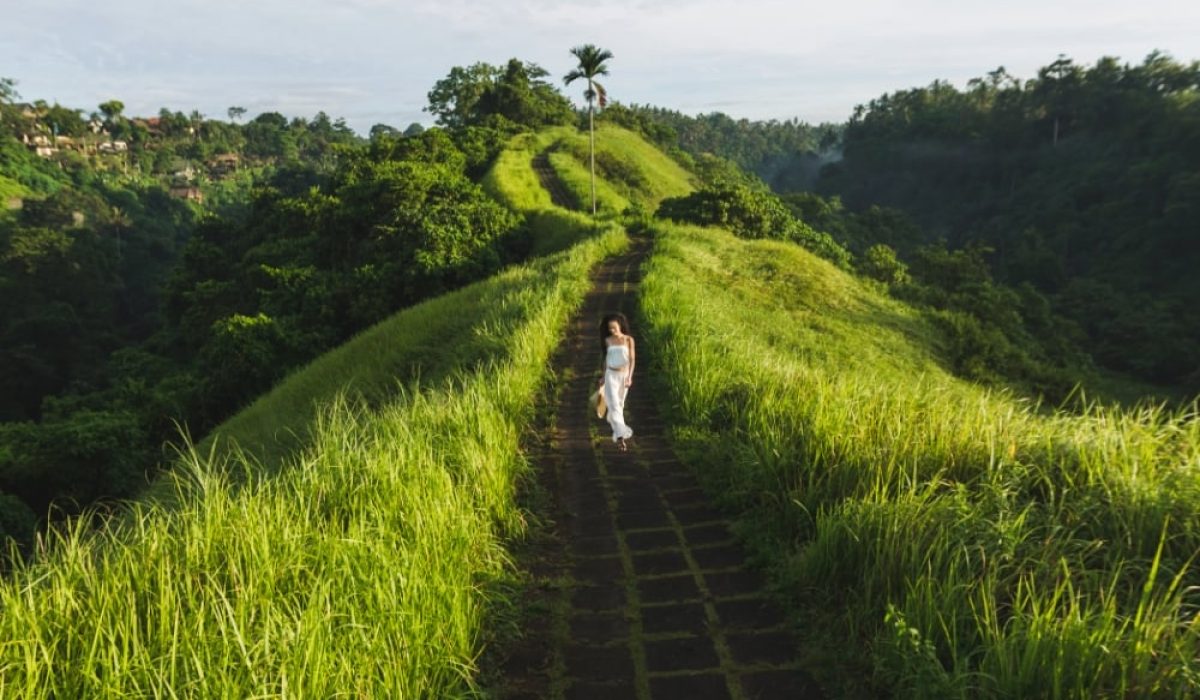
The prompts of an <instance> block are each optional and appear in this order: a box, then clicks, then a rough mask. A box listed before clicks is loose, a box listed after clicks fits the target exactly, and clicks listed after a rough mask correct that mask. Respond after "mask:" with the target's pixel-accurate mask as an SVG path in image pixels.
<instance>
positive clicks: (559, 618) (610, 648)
mask: <svg viewBox="0 0 1200 700" xmlns="http://www.w3.org/2000/svg"><path fill="white" fill-rule="evenodd" d="M649 247H650V243H649V241H646V240H636V241H635V244H634V246H633V248H632V250H631V251H630V252H629V253H628V254H625V255H622V256H618V257H615V258H612V259H610V260H608V261H606V262H605V263H603V264H602V265H601V266H600V267H599V268H598V269H597V271H596V272H595V276H594V285H593V288H592V290H591V291H590V292H589V294H588V296H587V298H586V301H585V303H584V305H583V307H582V309H581V311H580V313H579V314H577V315H576V317H575V318H574V319H573V320H572V321H571V324H570V327H569V330H568V334H567V337H566V339H565V340H564V341H563V344H562V345H561V346H560V347H559V350H558V352H557V355H556V360H555V368H556V371H558V372H559V373H560V375H561V376H563V377H564V381H563V382H562V385H561V391H560V393H559V394H558V396H557V397H556V398H555V404H554V406H553V409H554V416H555V419H554V422H555V425H554V427H553V429H552V431H551V434H550V436H549V437H550V440H549V441H548V445H547V446H546V447H545V448H544V449H542V450H541V452H540V454H538V455H536V459H537V462H538V468H539V470H540V474H539V477H540V478H541V480H542V483H543V485H544V486H545V488H546V490H547V492H548V493H549V494H551V502H550V503H549V504H548V509H549V511H550V512H549V513H547V515H549V516H550V517H551V518H553V520H554V523H555V524H554V530H553V534H552V537H551V538H550V541H549V542H548V543H545V544H544V545H543V547H542V551H540V553H539V555H538V556H537V557H536V562H534V563H533V566H532V572H533V574H534V576H535V578H536V579H537V580H538V581H540V583H541V585H540V587H538V589H537V590H535V591H534V593H533V595H534V596H535V597H536V600H532V601H530V604H531V606H532V608H531V609H533V610H535V611H536V612H535V614H534V615H532V616H531V617H532V619H531V620H530V622H529V625H528V626H527V628H526V629H525V630H524V632H525V636H524V639H523V641H522V642H521V643H520V644H518V645H517V646H516V647H514V648H513V649H510V650H508V651H509V653H508V655H507V661H506V662H505V663H504V673H505V683H504V685H505V688H504V690H503V691H502V693H501V697H506V698H514V699H515V698H522V699H524V698H602V699H603V700H624V699H626V698H629V699H633V698H637V699H638V700H649V699H651V698H653V699H655V700H662V699H667V698H682V699H686V700H708V699H710V698H713V699H715V698H732V699H733V700H743V699H748V698H787V699H789V700H801V699H804V698H820V697H822V694H821V692H820V691H819V689H818V688H817V686H816V684H815V683H814V682H813V681H812V679H811V677H810V676H809V675H808V674H807V673H805V672H804V671H803V670H800V669H799V668H798V667H797V664H796V663H795V654H796V644H795V642H794V640H793V639H792V638H791V637H790V636H789V634H788V633H787V631H786V625H785V624H784V619H783V617H782V615H781V614H780V613H779V612H778V611H777V610H776V609H775V608H774V607H773V606H772V605H771V604H770V602H769V601H768V600H767V599H766V597H765V596H764V593H763V588H762V586H763V583H762V581H761V579H760V577H759V576H758V574H757V573H755V572H754V571H752V570H751V569H749V568H748V567H747V565H746V560H745V554H744V552H743V551H742V549H741V547H740V546H739V545H738V544H737V543H736V542H735V541H734V540H733V538H732V537H731V535H730V533H729V530H728V528H727V525H728V523H727V522H726V520H725V519H724V518H723V517H722V516H721V514H720V513H718V512H716V511H715V510H714V509H713V508H712V507H710V505H709V504H708V502H707V499H706V497H705V495H704V493H703V492H702V491H701V490H700V487H699V485H698V484H697V482H696V479H695V478H694V477H693V476H692V475H691V473H690V472H689V471H688V469H686V468H685V467H684V466H683V465H681V464H680V463H679V461H678V460H677V459H676V457H675V455H674V453H673V452H672V451H671V449H670V447H669V445H668V444H667V442H666V440H665V439H664V437H663V423H662V421H661V419H660V418H659V414H658V410H657V408H656V406H655V397H653V396H651V391H650V385H649V383H648V382H647V381H646V379H647V377H646V372H647V368H648V367H649V366H650V364H651V363H650V360H651V358H649V357H648V356H647V355H646V353H647V350H646V346H645V343H642V344H640V345H639V358H638V370H637V371H638V374H637V376H635V377H634V384H633V387H632V389H631V390H630V393H629V399H628V402H627V405H626V419H627V420H628V422H629V425H630V426H631V427H632V428H633V430H634V438H633V440H632V441H631V445H630V451H629V452H628V453H624V454H622V453H619V452H618V451H617V450H616V448H615V445H614V444H613V442H612V440H611V433H610V432H609V430H608V424H607V423H606V422H604V421H600V420H597V419H596V416H595V413H591V412H589V410H588V406H587V402H586V397H587V395H588V394H589V393H590V391H591V390H592V389H593V388H594V387H593V382H594V381H595V379H594V377H595V374H596V371H597V369H598V366H599V361H600V350H599V342H598V339H597V328H598V325H599V319H600V318H601V316H602V315H603V314H604V313H606V312H609V311H622V312H624V313H625V314H626V315H629V316H631V317H632V316H633V312H635V309H636V304H637V293H638V280H639V276H640V272H639V267H640V264H641V262H642V260H643V259H644V258H645V256H646V254H647V252H648V250H649ZM633 331H634V334H635V336H636V335H637V331H638V329H637V328H636V326H635V328H634V329H633Z"/></svg>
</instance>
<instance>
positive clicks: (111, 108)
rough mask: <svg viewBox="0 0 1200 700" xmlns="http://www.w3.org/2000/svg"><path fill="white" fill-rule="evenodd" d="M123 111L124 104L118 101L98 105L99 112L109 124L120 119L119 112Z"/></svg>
mask: <svg viewBox="0 0 1200 700" xmlns="http://www.w3.org/2000/svg"><path fill="white" fill-rule="evenodd" d="M124 111H125V103H124V102H122V101H120V100H109V101H108V102H101V103H100V112H101V113H102V114H103V115H104V118H105V119H107V120H108V121H109V122H113V121H116V120H117V119H119V118H120V116H121V112H124Z"/></svg>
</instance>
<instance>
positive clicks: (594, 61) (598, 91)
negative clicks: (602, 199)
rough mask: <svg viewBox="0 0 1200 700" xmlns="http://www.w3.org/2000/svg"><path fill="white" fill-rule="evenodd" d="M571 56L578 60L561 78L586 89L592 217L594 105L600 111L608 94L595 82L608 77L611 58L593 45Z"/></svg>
mask: <svg viewBox="0 0 1200 700" xmlns="http://www.w3.org/2000/svg"><path fill="white" fill-rule="evenodd" d="M571 54H572V55H573V56H575V58H576V59H578V60H579V65H578V66H576V67H575V68H574V69H573V70H572V71H571V72H570V73H567V74H566V75H564V76H563V83H564V84H566V85H570V84H571V83H573V82H575V81H576V80H581V79H582V80H586V81H587V89H586V90H584V91H583V96H584V98H585V99H586V100H587V103H588V149H589V151H590V152H591V172H592V216H595V215H596V124H595V116H594V115H595V108H594V103H596V102H599V104H600V107H601V109H603V108H604V106H605V104H607V102H608V93H607V91H606V90H605V89H604V86H603V85H601V84H600V83H598V82H596V80H595V78H596V76H597V75H608V65H607V64H605V61H607V60H608V59H610V58H612V57H613V55H612V52H611V51H609V50H608V49H601V48H597V47H596V46H595V45H594V44H584V45H583V46H576V47H575V48H573V49H571Z"/></svg>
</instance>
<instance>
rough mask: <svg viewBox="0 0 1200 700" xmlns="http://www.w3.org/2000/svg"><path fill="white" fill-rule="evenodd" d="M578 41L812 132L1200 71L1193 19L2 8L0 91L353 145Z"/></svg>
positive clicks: (587, 6)
mask: <svg viewBox="0 0 1200 700" xmlns="http://www.w3.org/2000/svg"><path fill="white" fill-rule="evenodd" d="M585 43H593V44H597V45H599V46H601V47H604V48H607V49H609V50H610V51H612V53H613V55H614V58H613V59H612V60H611V61H610V62H609V64H610V74H609V76H608V79H607V80H606V81H604V83H605V87H607V88H608V92H609V96H610V99H614V100H618V101H620V102H624V103H626V104H635V103H636V104H653V105H657V106H661V107H667V108H670V109H675V110H679V111H681V112H684V113H687V114H700V113H708V112H716V111H719V112H724V113H726V114H728V115H730V116H733V117H735V118H743V117H744V118H748V119H780V120H784V119H791V118H799V119H800V120H802V121H806V122H809V123H814V124H815V123H820V122H826V121H829V122H841V121H844V120H845V119H847V118H848V117H849V115H850V113H851V112H852V111H853V109H854V106H855V105H857V104H865V103H866V102H869V101H870V100H871V99H872V98H874V97H878V96H879V95H881V94H884V93H886V92H891V91H895V90H901V89H906V88H911V87H916V86H921V85H927V84H929V83H930V82H932V81H933V80H935V79H941V80H949V81H950V82H952V83H953V84H955V85H958V86H960V87H961V86H963V85H965V84H966V81H967V80H969V79H971V78H974V77H980V76H983V75H984V74H986V73H987V72H988V71H991V70H994V69H995V68H997V67H998V66H1004V67H1005V68H1006V69H1007V70H1008V72H1009V73H1011V74H1013V75H1015V76H1016V77H1018V78H1030V77H1034V76H1035V75H1036V73H1037V70H1038V68H1039V67H1041V66H1045V65H1047V64H1049V63H1050V62H1052V61H1054V60H1055V58H1057V56H1058V55H1059V54H1065V55H1067V56H1069V57H1070V58H1072V59H1073V60H1074V61H1075V62H1076V63H1080V64H1084V65H1088V64H1092V63H1094V62H1095V61H1096V59H1098V58H1100V57H1101V56H1116V57H1118V58H1119V59H1121V60H1122V61H1123V62H1127V63H1140V62H1141V61H1142V59H1143V58H1145V56H1146V55H1147V54H1148V53H1150V52H1151V51H1153V50H1156V49H1157V50H1161V51H1163V52H1165V53H1167V54H1170V55H1171V56H1173V57H1174V58H1176V59H1178V60H1181V61H1187V62H1190V61H1193V60H1197V59H1200V2H1188V1H1185V0H1125V1H1123V2H1114V1H1113V0H1091V1H1086V2H1085V1H1081V0H1063V1H1057V0H1002V1H999V0H957V1H950V0H911V1H908V2H903V3H901V2H885V1H883V0H854V1H846V0H842V1H838V0H825V2H821V3H810V2H803V1H799V0H797V1H793V2H786V1H779V0H739V1H737V2H715V1H710V0H594V1H589V2H584V1H582V0H557V1H551V0H502V1H501V2H469V1H467V0H103V1H102V2H96V1H95V0H87V1H84V0H0V77H7V78H13V79H15V80H16V81H17V91H18V92H19V93H20V95H21V98H22V99H23V100H25V101H33V100H37V99H44V100H46V101H48V102H51V103H53V102H55V101H57V102H59V103H61V104H63V105H66V106H69V107H78V108H81V109H85V110H86V111H88V112H90V111H92V110H95V108H96V106H97V105H98V104H100V103H101V102H104V101H107V100H110V99H119V100H121V101H122V102H124V103H125V105H126V109H125V112H126V114H128V115H152V114H157V113H158V111H159V109H161V108H162V107H167V108H168V109H170V110H171V111H183V112H187V113H190V112H191V111H192V110H199V111H200V112H201V113H203V114H204V115H206V116H208V117H210V118H220V119H226V118H228V117H227V110H228V108H229V107H230V106H234V105H237V106H241V107H244V108H246V110H247V116H248V117H252V116H254V115H256V114H259V113H261V112H265V111H278V112H281V113H283V114H285V115H286V116H288V117H296V116H303V117H312V116H313V115H315V114H316V113H317V112H318V111H324V112H326V113H327V114H329V115H330V116H331V117H333V118H337V117H342V118H344V119H345V120H346V122H347V123H348V124H349V125H350V126H351V127H352V128H354V129H355V130H356V131H358V132H360V133H363V134H365V133H366V132H367V131H368V130H369V129H370V128H371V126H372V125H374V124H377V123H384V124H389V125H391V126H395V127H397V128H401V129H403V128H404V127H406V126H408V125H409V124H411V123H412V122H420V123H423V124H425V125H430V124H432V122H433V120H432V117H431V115H429V114H428V113H425V112H423V111H422V108H423V107H424V106H425V104H426V94H427V93H428V92H429V89H430V88H431V87H432V86H433V84H434V83H435V82H437V80H439V79H440V78H442V77H444V76H445V75H446V74H447V73H448V72H449V70H450V69H451V68H452V67H454V66H465V65H469V64H472V63H475V62H478V61H484V62H487V63H492V64H503V63H504V62H506V61H507V60H508V59H509V58H512V57H517V58H520V59H522V60H525V61H532V62H534V63H537V64H538V65H540V66H542V67H543V68H545V69H546V70H548V71H549V72H550V74H551V76H552V77H553V78H554V80H555V81H556V82H558V83H559V84H561V81H560V78H561V76H562V75H564V74H566V73H567V72H568V71H569V70H570V69H571V68H572V67H573V63H574V58H573V57H572V56H571V55H570V54H569V49H570V48H571V47H572V46H577V45H580V44H585ZM581 90H582V88H580V87H578V84H575V85H572V86H571V87H570V88H567V89H566V90H565V92H566V94H567V95H568V96H569V97H571V98H572V99H573V100H574V101H575V102H576V103H577V104H579V103H582V96H581V95H580V94H577V93H580V91H581Z"/></svg>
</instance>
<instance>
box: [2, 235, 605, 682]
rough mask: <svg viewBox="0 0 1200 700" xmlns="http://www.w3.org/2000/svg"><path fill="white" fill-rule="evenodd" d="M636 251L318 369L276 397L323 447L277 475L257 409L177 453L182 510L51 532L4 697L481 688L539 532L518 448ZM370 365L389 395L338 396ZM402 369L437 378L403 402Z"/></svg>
mask: <svg viewBox="0 0 1200 700" xmlns="http://www.w3.org/2000/svg"><path fill="white" fill-rule="evenodd" d="M624 245H625V237H624V234H623V232H621V231H619V230H617V229H612V230H610V231H609V232H608V233H607V234H606V235H603V236H601V237H599V238H594V239H592V240H590V241H587V242H584V243H582V244H580V245H579V246H576V247H574V248H572V249H571V250H570V251H564V252H562V253H559V254H557V255H554V256H552V257H549V258H544V259H541V260H539V261H537V262H535V263H531V264H529V265H526V266H522V267H518V268H513V269H510V270H508V271H506V272H504V273H502V274H500V275H498V276H495V277H493V278H492V279H490V280H488V281H486V282H481V283H477V284H476V285H474V286H472V287H468V288H467V289H464V290H462V291H461V292H459V293H457V294H453V295H449V296H444V297H442V298H439V299H438V300H437V301H435V302H431V303H430V304H428V305H424V306H421V307H417V308H415V309H412V310H409V311H405V312H401V313H400V314H398V315H396V316H394V317H392V318H390V319H388V320H387V321H386V322H384V323H383V324H381V325H380V326H379V327H377V328H374V329H372V330H371V331H370V332H368V333H367V334H364V335H363V336H360V337H359V338H357V339H355V340H354V341H352V342H351V343H350V344H348V345H347V346H345V347H344V348H342V349H340V350H339V353H338V355H336V356H331V357H329V358H323V359H322V361H320V362H318V363H316V364H314V365H313V366H312V367H310V368H309V369H307V370H306V371H305V372H303V373H301V374H299V375H297V377H295V378H294V379H293V380H291V381H289V382H288V383H287V384H285V385H283V386H282V387H280V389H278V390H277V391H276V392H275V393H274V394H272V395H270V396H268V397H266V398H265V399H264V401H266V402H269V403H270V404H272V407H273V409H275V410H276V411H278V414H277V415H280V416H281V422H280V423H278V424H276V426H275V427H277V428H278V429H281V430H286V429H289V428H292V429H301V430H306V432H307V435H308V439H307V440H306V441H305V443H304V445H303V447H302V449H300V450H299V451H298V452H297V453H295V455H294V456H292V457H285V458H284V459H283V462H282V466H281V467H280V468H278V469H275V470H263V469H260V466H259V463H258V462H257V461H256V460H255V459H254V458H252V457H251V455H256V454H259V449H260V448H261V446H262V438H263V437H264V436H266V435H268V432H267V431H265V430H263V424H262V422H261V419H260V418H255V417H251V416H247V417H246V418H245V419H243V420H235V421H233V422H231V423H230V424H228V426H227V427H226V428H225V429H223V430H222V431H220V438H219V439H220V440H221V443H220V444H214V446H213V449H212V450H205V451H202V452H188V453H186V454H184V455H183V457H182V459H181V463H180V465H179V467H178V469H177V470H176V471H174V472H172V473H171V475H170V476H169V481H168V482H167V483H168V484H169V485H170V487H171V489H172V492H171V493H165V494H163V495H164V496H168V497H169V498H165V499H163V500H154V501H145V502H139V503H134V504H132V505H131V506H130V510H129V512H127V513H123V514H121V515H119V516H118V517H115V518H111V519H108V520H107V521H106V522H105V523H104V527H100V528H95V527H93V525H95V524H97V523H96V521H97V520H98V519H99V518H100V517H101V516H99V515H92V516H88V517H86V518H81V519H79V520H76V521H74V522H73V524H72V526H71V527H70V529H67V530H59V531H55V532H54V533H53V534H52V537H51V539H50V540H49V541H48V543H47V545H46V546H47V549H46V551H45V552H43V553H42V554H41V556H40V557H39V558H38V559H37V560H36V561H34V562H33V563H31V564H27V565H23V566H20V567H18V568H17V570H16V571H14V572H12V574H11V575H10V577H9V578H8V579H7V580H5V581H3V582H0V605H2V606H3V608H4V611H5V614H4V616H3V617H2V618H0V638H2V639H4V640H5V644H3V645H0V694H3V695H4V697H13V698H32V697H104V696H131V695H133V696H159V695H166V694H170V693H176V694H189V693H192V694H197V695H203V696H206V697H207V696H213V697H225V696H236V697H248V696H257V695H262V694H279V695H299V696H304V697H314V696H315V697H324V696H329V695H335V694H338V693H345V692H351V693H353V694H357V695H362V696H369V697H465V696H467V695H469V694H470V689H471V686H472V683H473V664H474V660H475V659H476V658H477V656H478V654H479V651H480V648H481V645H482V644H483V642H484V640H485V639H486V638H487V636H488V633H487V631H486V630H485V629H484V628H483V621H484V619H485V614H486V612H487V610H488V605H489V603H490V601H491V596H493V595H495V591H494V590H493V585H494V584H495V582H496V581H497V578H498V577H499V576H501V574H502V572H503V571H504V567H505V564H506V557H505V554H504V551H503V548H502V547H501V538H502V537H511V536H516V535H518V534H519V533H520V532H521V529H522V528H523V518H522V515H521V514H520V512H519V511H518V509H517V506H516V504H515V492H516V489H517V484H518V482H519V480H520V479H521V478H522V475H523V474H524V473H525V470H526V469H527V466H526V464H525V462H524V460H523V458H522V457H521V455H520V452H519V450H518V445H517V441H518V438H519V437H520V433H521V430H522V427H523V426H524V425H525V424H526V422H527V421H528V420H529V418H530V415H531V411H532V402H533V399H534V396H535V395H536V393H537V390H538V387H539V385H540V383H541V382H542V381H544V379H545V378H546V376H547V367H548V360H549V357H550V354H551V352H552V351H553V349H554V348H555V347H556V345H557V343H558V340H559V336H560V334H561V332H562V329H563V328H564V326H565V324H566V322H567V319H568V318H569V314H570V313H571V311H572V310H573V309H574V307H575V306H577V305H578V303H579V302H580V301H581V300H582V298H583V294H584V292H585V291H586V290H587V288H588V284H589V282H588V271H589V270H590V268H591V267H592V265H593V264H595V263H596V262H597V261H598V260H599V259H601V258H602V257H604V256H606V255H609V254H612V253H614V252H617V251H619V250H620V249H621V248H622V246H624ZM429 343H435V344H436V345H435V346H434V347H431V346H430V345H429ZM446 348H454V349H455V350H454V353H453V354H452V355H450V356H447V354H446V353H445V352H444V350H445V349H446ZM381 355H382V357H380V356H381ZM363 363H368V364H370V365H372V366H373V367H375V368H376V369H374V370H372V371H369V372H366V373H365V374H359V379H361V380H362V381H363V382H368V383H371V384H379V385H381V386H369V387H364V386H363V385H362V383H358V382H356V383H354V385H353V386H352V387H351V388H352V389H353V390H362V389H364V388H365V389H367V391H366V392H365V393H366V397H365V398H366V399H367V400H366V401H361V400H353V399H346V400H331V399H330V393H331V392H332V391H333V389H334V388H335V387H336V386H337V385H340V384H342V383H343V382H345V381H349V380H351V379H352V377H353V376H354V375H355V374H356V373H358V372H361V366H362V364H363ZM414 365H422V366H424V367H426V372H427V373H418V372H416V370H415V367H414ZM430 365H432V366H433V367H432V368H430ZM393 372H395V373H396V375H395V380H396V381H401V382H405V383H407V380H408V379H409V378H412V377H414V375H417V374H420V379H421V380H422V381H421V384H420V385H418V384H416V383H413V384H408V388H407V389H405V390H404V391H401V392H399V393H398V394H396V393H394V392H391V391H388V389H387V385H388V384H389V381H388V380H386V379H384V378H383V377H382V375H384V374H391V373H393ZM293 382H294V384H293ZM380 391H382V392H383V393H384V394H387V395H389V397H390V398H386V399H384V400H383V401H382V403H378V395H374V396H373V395H372V394H373V392H380ZM370 399H375V401H371V400H370ZM313 401H316V402H318V403H317V405H316V406H315V407H313V406H312V402H313ZM254 410H255V409H253V408H252V409H251V412H252V413H253V412H254ZM273 412H274V411H273ZM314 414H315V419H312V418H309V417H308V416H313V415H314ZM260 416H261V414H260ZM231 442H232V443H234V444H238V445H244V446H245V447H247V448H250V452H239V451H236V450H234V451H230V450H227V449H225V448H224V446H225V445H227V444H230V443H231ZM164 504H169V505H164Z"/></svg>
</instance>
